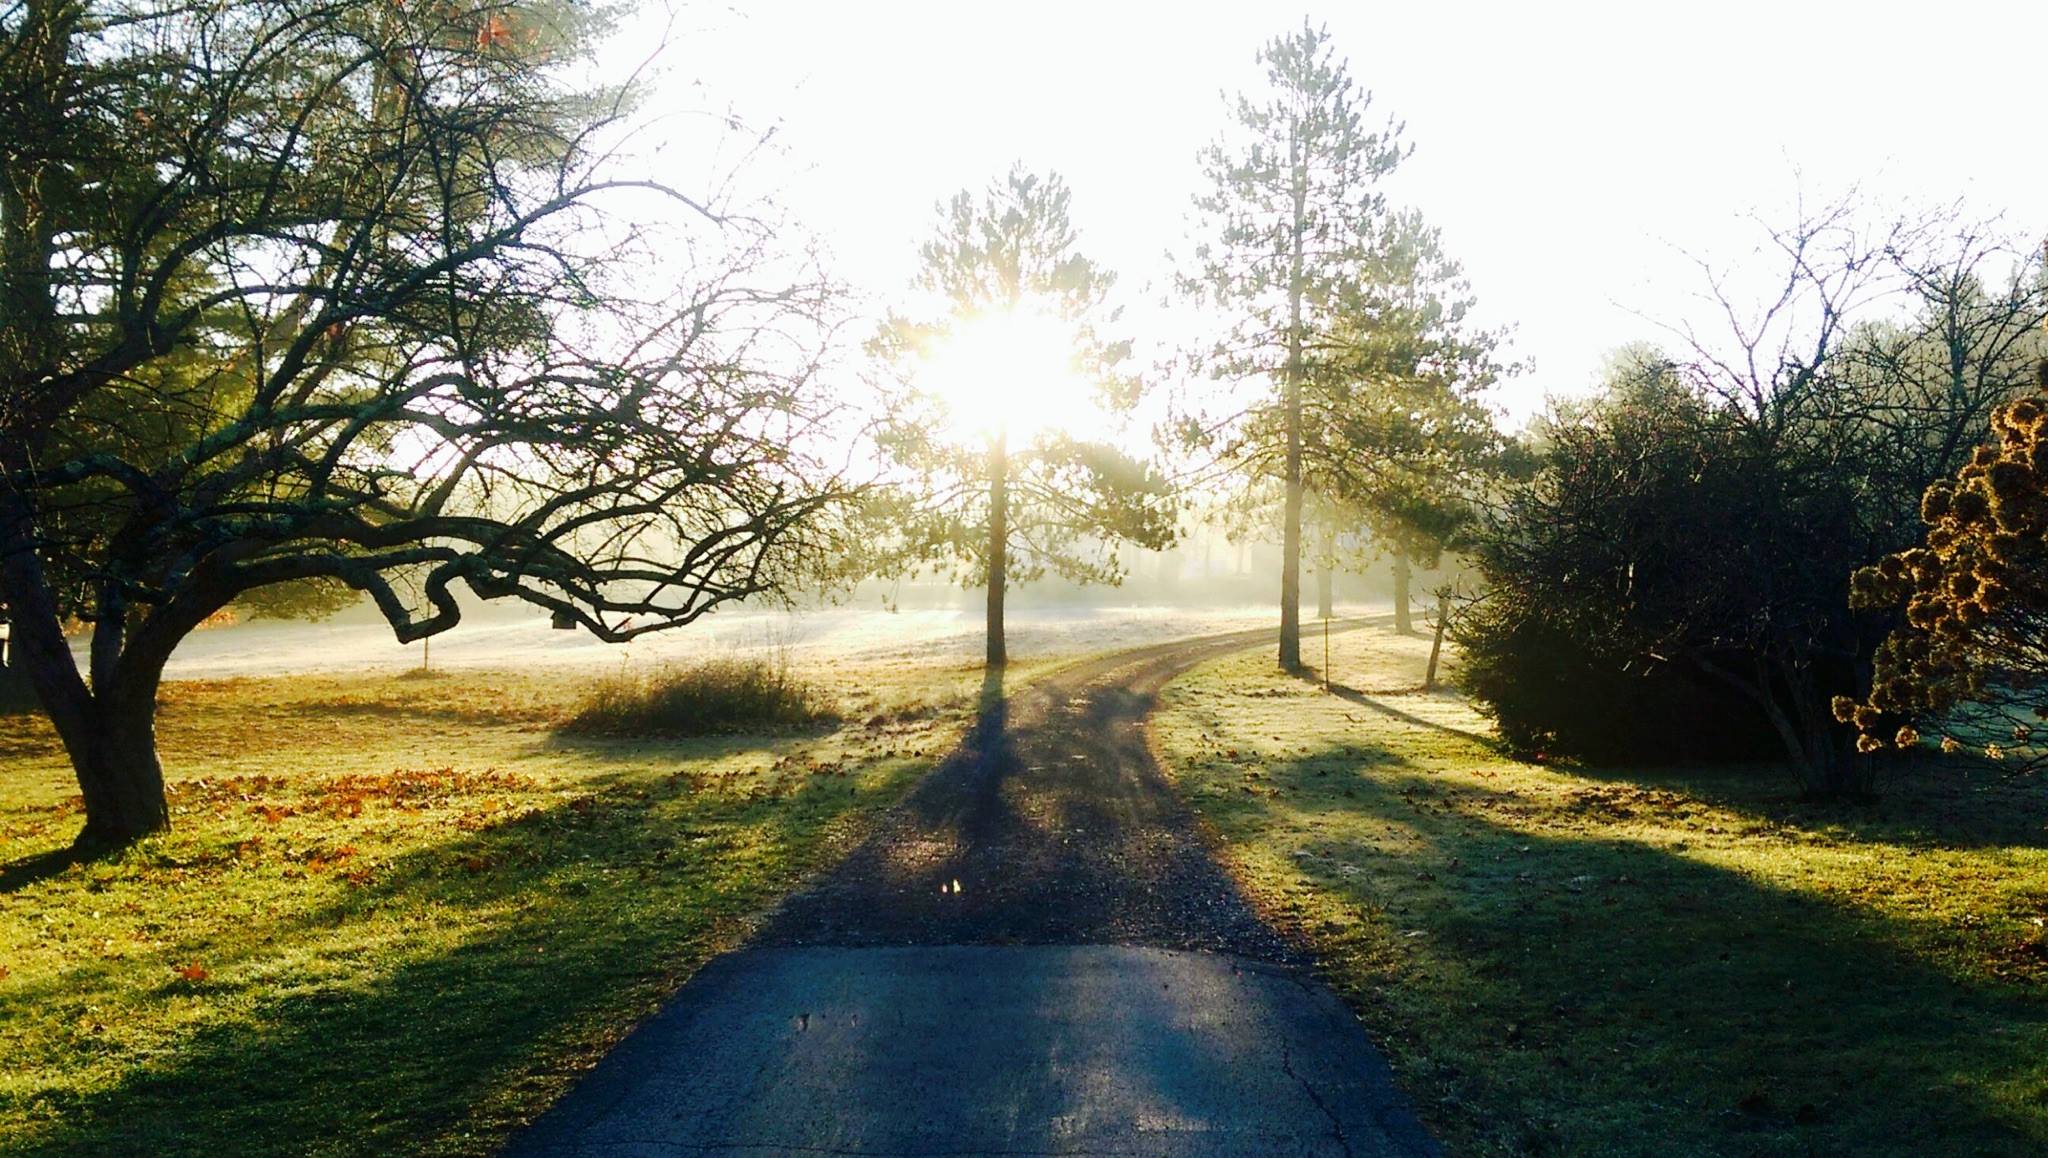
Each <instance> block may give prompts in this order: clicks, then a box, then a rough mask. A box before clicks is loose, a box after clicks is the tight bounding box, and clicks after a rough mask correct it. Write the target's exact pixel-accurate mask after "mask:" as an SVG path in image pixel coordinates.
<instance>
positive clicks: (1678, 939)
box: [1154, 631, 2048, 1154]
mask: <svg viewBox="0 0 2048 1158" xmlns="http://www.w3.org/2000/svg"><path fill="white" fill-rule="evenodd" d="M1427 649H1428V641H1427V640H1416V639H1404V638H1400V637H1396V636H1393V635H1391V634H1389V633H1386V632H1383V631H1364V632H1357V633H1351V634H1346V635H1342V636H1339V637H1337V639H1336V641H1335V644H1334V657H1333V660H1332V664H1331V668H1332V676H1333V679H1334V681H1335V682H1336V683H1337V684H1338V685H1339V689H1338V692H1337V694H1333V695H1326V694H1324V692H1323V691H1322V690H1321V688H1320V686H1318V685H1316V684H1313V683H1311V682H1308V681H1305V680H1299V679H1292V678H1288V677H1284V676H1282V675H1280V674H1279V673H1278V672H1276V671H1274V670H1273V668H1272V664H1271V660H1270V657H1269V656H1267V655H1266V654H1264V653H1263V652H1261V653H1247V654H1244V655H1241V656H1236V657H1232V658H1230V659H1226V660H1221V661H1217V662H1214V663H1211V664H1209V665H1207V666H1206V667H1204V668H1202V669H1199V670H1197V671H1196V672H1195V673H1193V674H1192V675H1190V676H1188V677H1187V678H1185V679H1183V680H1182V681H1181V682H1179V683H1177V684H1174V685H1172V686H1170V687H1169V688H1168V689H1167V691H1166V692H1165V694H1164V696H1163V698H1162V706H1161V711H1160V713H1159V715H1158V716H1157V717H1156V719H1155V733H1154V734H1155V738H1156V739H1155V743H1156V744H1157V746H1158V748H1159V749H1160V751H1161V754H1162V756H1163V757H1164V762H1165V763H1166V764H1167V766H1168V767H1169V769H1170V771H1171V772H1172V774H1173V775H1174V776H1175V777H1176V780H1177V782H1178V784H1179V786H1180V788H1181V790H1182V791H1183V793H1184V794H1185V795H1186V796H1187V797H1188V799H1189V800H1190V801H1191V802H1192V803H1193V804H1194V806H1195V807H1196V809H1197V810H1198V812H1199V813H1200V814H1201V815H1202V817H1203V818H1204V819H1205V820H1206V821H1207V823H1209V824H1210V825H1212V826H1213V827H1214V829H1215V831H1216V832H1217V833H1218V834H1219V835H1220V837H1221V838H1222V841H1223V849H1224V856H1225V859H1226V861H1227V862H1228V864H1229V865H1230V867H1231V868H1232V870H1233V872H1234V873H1235V874H1236V875H1237V876H1238V877H1239V879H1240V880H1241V881H1242V883H1243V884H1244V885H1245V886H1246V887H1247V889H1248V891H1249V892H1250V893H1252V895H1253V897H1254V899H1255V901H1256V902H1257V903H1258V904H1259V905H1260V906H1261V908H1262V909H1263V910H1264V911H1265V912H1266V914H1267V915H1268V916H1269V918H1271V919H1273V920H1275V921H1277V922H1280V923H1283V924H1286V925H1289V926H1292V927H1294V928H1296V929H1299V930H1300V931H1301V932H1302V933H1303V934H1304V935H1305V936H1306V937H1308V938H1309V939H1310V940H1311V942H1312V943H1313V944H1314V945H1315V946H1316V948H1317V950H1318V954H1319V957H1320V959H1321V960H1322V962H1323V963H1324V966H1325V968H1326V971H1327V973H1328V975H1329V978H1330V980H1331V981H1332V983H1333V984H1334V985H1336V986H1337V987H1338V988H1339V989H1340V991H1341V992H1343V993H1345V994H1346V995H1347V997H1348V998H1349V999H1350V1000H1351V1001H1352V1002H1353V1003H1354V1004H1355V1005H1356V1007H1357V1008H1358V1009H1359V1010H1360V1012H1361V1014H1362V1016H1363V1017H1364V1018H1365V1020H1366V1021H1367V1023H1368V1025H1369V1026H1370V1027H1371V1028H1372V1030H1373V1031H1374V1033H1375V1035H1376V1037H1377V1038H1378V1039H1379V1040H1380V1041H1381V1042H1382V1043H1383V1044H1384V1045H1385V1047H1386V1048H1387V1049H1388V1051H1389V1053H1390V1054H1391V1055H1392V1057H1393V1059H1394V1062H1395V1064H1396V1066H1397V1068H1398V1069H1399V1071H1400V1072H1401V1074H1402V1079H1403V1082H1404V1084H1405V1085H1406V1087H1407V1089H1408V1090H1409V1092H1410V1093H1411V1094H1412V1095H1413V1096H1414V1098H1415V1099H1416V1102H1417V1104H1418V1108H1419V1109H1420V1110H1421V1112H1422V1113H1423V1115H1424V1116H1425V1118H1426V1119H1428V1120H1429V1122H1430V1124H1431V1126H1432V1128H1433V1129H1434V1130H1435V1131H1437V1132H1438V1133H1439V1135H1440V1137H1442V1139H1443V1140H1444V1142H1445V1144H1446V1146H1447V1148H1448V1149H1449V1150H1451V1151H1452V1152H1454V1153H1552V1152H1556V1153H1642V1152H1646V1151H1654V1152H1657V1153H1662V1154H1708V1153H1712V1154H1727V1153H1866V1154H1867V1153H1898V1154H1925V1153H1970V1154H1977V1153H1991V1154H2023V1153H2041V1152H2042V1151H2043V1150H2044V1149H2048V988H2044V984H2048V935H2044V932H2043V925H2044V919H2048V794H2044V793H2043V792H2042V790H2041V787H2040V785H2039V784H2038V783H2036V782H2033V781H2028V780H2013V779H2007V778H2002V777H1999V776H1997V775H1996V774H1993V773H1989V772H1986V771H1983V770H1981V769H1978V770H1970V769H1966V768H1964V767H1962V766H1960V765H1954V764H1946V765H1945V764H1942V763H1939V762H1935V763H1930V764H1929V765H1927V766H1925V767H1923V768H1921V769H1919V770H1918V771H1917V772H1916V773H1914V774H1913V775H1910V776H1903V777H1901V778H1900V779H1899V780H1898V782H1896V783H1895V784H1894V785H1893V786H1892V787H1891V788H1890V790H1889V792H1888V793H1887V795H1886V796H1885V798H1884V799H1883V801H1882V802H1881V803H1878V804H1874V805H1865V806H1825V807H1823V806H1816V805H1809V804H1805V803H1802V802H1800V801H1799V800H1798V799H1797V798H1796V797H1795V796H1794V795H1793V792H1794V789H1793V782H1792V780H1791V779H1790V778H1789V776H1787V775H1784V774H1779V773H1776V772H1774V771H1773V770H1771V769H1760V768H1726V769H1713V770H1704V769H1635V770H1626V771H1617V770H1588V769H1579V768H1566V767H1538V766H1533V765H1528V764H1522V763H1518V762H1515V761H1513V760H1509V759H1507V758H1505V757H1503V756H1501V755H1499V754H1498V753H1497V752H1496V751H1495V750H1494V749H1493V748H1492V747H1490V746H1489V745H1488V744H1487V743H1485V742H1484V741H1483V740H1482V739H1480V738H1478V737H1479V736H1480V735H1481V734H1483V732H1484V721H1483V720H1482V719H1480V718H1479V717H1477V716H1476V715H1475V714H1474V713H1472V712H1471V711H1470V710H1469V709H1468V708H1467V707H1466V706H1465V705H1463V704H1462V703H1461V702H1460V701H1459V700H1458V699H1457V698H1456V697H1455V696H1453V695H1449V694H1442V693H1440V694H1436V695H1424V694H1422V693H1420V692H1419V691H1416V690H1414V689H1415V688H1417V686H1418V685H1419V684H1420V677H1421V670H1422V662H1423V659H1424V657H1425V656H1426V654H1427ZM1311 650H1313V651H1314V653H1315V658H1320V650H1319V648H1317V649H1311ZM1347 687H1348V688H1349V689H1357V690H1356V691H1350V690H1345V689H1346V688H1347ZM1360 693H1364V694H1360ZM1468 733H1470V734H1468Z"/></svg>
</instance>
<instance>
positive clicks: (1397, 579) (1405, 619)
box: [1394, 551, 1415, 635]
mask: <svg viewBox="0 0 2048 1158" xmlns="http://www.w3.org/2000/svg"><path fill="white" fill-rule="evenodd" d="M1414 586H1415V574H1414V569H1413V568H1411V567H1410V566H1409V565H1408V556H1407V554H1405V553H1404V552H1401V551H1396V552H1394V630H1395V631H1398V632H1400V633H1401V634H1402V635H1413V634H1415V612H1414V610H1413V608H1412V607H1411V606H1410V605H1411V603H1412V602H1413V600H1414V598H1415V593H1414Z"/></svg>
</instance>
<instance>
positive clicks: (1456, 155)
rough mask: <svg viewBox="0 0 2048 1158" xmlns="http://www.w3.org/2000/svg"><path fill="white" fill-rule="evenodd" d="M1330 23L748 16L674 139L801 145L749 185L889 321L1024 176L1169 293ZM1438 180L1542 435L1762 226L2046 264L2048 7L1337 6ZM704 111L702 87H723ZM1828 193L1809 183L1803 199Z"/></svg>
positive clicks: (1270, 14)
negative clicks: (1944, 225)
mask: <svg viewBox="0 0 2048 1158" xmlns="http://www.w3.org/2000/svg"><path fill="white" fill-rule="evenodd" d="M1301 15H1302V13H1301V11H1300V10H1298V9H1295V8H1291V7H1277V6H1269V5H1262V4H1255V3H1244V2H1242V0H1240V2H1238V3H1228V4H1218V3H1171V4H1167V3H1157V4H1154V3H1115V2H1111V0H1093V2H1087V3H1070V2H1065V0H1044V2H1041V3H1037V4H1030V5H1022V4H990V3H969V2H967V0H952V2H950V3H940V2H922V0H919V2H897V0H887V2H885V0H864V2H854V0H748V2H747V3H745V4H743V5H735V6H733V7H731V8H701V9H690V10H685V11H684V12H683V13H682V14H681V15H680V17H679V19H678V23H677V29H676V33H675V35H676V42H675V43H674V44H673V46H672V47H671V48H670V50H669V52H668V53H667V54H666V57H665V60H664V65H663V67H664V68H665V70H666V75H665V77H664V78H663V80H662V82H661V87H660V88H659V89H658V90H657V94H656V97H655V100H654V102H653V105H652V107H651V108H650V110H649V111H658V110H660V109H663V108H674V109H684V108H693V109H702V108H705V107H706V106H707V105H710V106H712V107H721V106H725V105H729V106H730V107H731V108H732V109H733V110H734V111H735V112H737V113H739V114H740V115H741V116H743V117H745V118H746V119H747V120H749V121H750V122H752V123H755V124H758V125H768V124H778V125H779V129H778V132H777V135H776V138H775V139H776V141H777V142H778V144H779V146H780V147H781V148H782V150H784V153H783V155H782V156H781V157H779V158H776V159H773V160H772V161H771V162H769V163H766V164H761V165H756V166H755V167H754V168H753V170H752V176H750V177H749V180H760V181H761V182H763V183H764V184H766V183H775V184H779V185H780V186H781V192H780V197H781V199H782V200H783V202H784V203H785V204H786V205H787V206H788V207H789V209H790V210H791V211H793V213H794V214H795V216H796V217H797V218H798V219H799V220H801V221H803V222H804V223H806V224H807V225H808V226H809V227H811V228H812V229H814V230H815V231H816V232H817V233H818V234H819V235H820V236H821V237H822V238H823V239H824V241H825V243H826V245H827V246H828V247H829V249H830V250H831V252H832V254H833V257H834V263H833V264H834V268H835V271H836V272H837V273H838V274H839V275H840V276H842V277H844V278H846V279H848V280H849V281H851V282H853V283H854V284H856V285H857V286H860V287H861V288H863V289H867V290H870V291H873V292H876V293H883V294H886V293H889V292H892V291H894V290H896V289H898V288H900V287H902V286H904V285H905V284H906V283H907V282H908V280H909V278H910V276H911V273H912V270H913V268H914V265H915V260H916V252H915V250H916V245H917V243H918V242H919V241H920V240H922V239H923V237H924V236H925V235H926V233H927V232H928V230H929V228H930V224H931V221H932V219H933V218H932V206H933V203H934V202H935V201H937V200H938V199H940V198H942V197H945V196H948V195H950V194H951V193H952V192H954V191H956V190H958V189H960V188H963V187H968V186H972V187H976V188H979V187H980V186H982V185H983V184H985V183H986V182H987V181H988V180H989V179H990V178H991V177H993V176H995V175H997V174H999V173H1000V172H1002V171H1003V170H1004V169H1005V168H1007V166H1008V165H1009V164H1010V162H1011V161H1013V160H1019V159H1021V160H1022V161H1024V162H1025V163H1026V164H1027V165H1028V166H1030V167H1032V168H1035V169H1040V170H1043V169H1054V170H1057V171H1059V172H1060V173H1062V174H1063V175H1064V176H1065V177H1066V178H1067V180H1068V182H1069V184H1070V185H1071V186H1072V188H1073V190H1074V213H1075V217H1076V219H1077V222H1078V224H1079V225H1080V227H1081V229H1082V241H1083V246H1084V249H1086V251H1088V252H1089V253H1090V254H1091V255H1092V256H1095V257H1096V258H1097V259H1098V260H1100V261H1102V262H1104V263H1105V264H1107V265H1109V266H1110V267H1112V268H1115V269H1117V270H1118V271H1119V272H1120V273H1121V275H1122V278H1123V284H1124V287H1125V288H1127V289H1133V290H1135V289H1138V288H1141V287H1143V286H1146V285H1148V284H1160V285H1163V284H1164V281H1165V277H1166V271H1167V269H1168V268H1169V267H1168V265H1167V264H1166V263H1165V261H1164V260H1163V254H1164V253H1165V251H1167V250H1169V249H1171V248H1176V247H1181V241H1182V238H1183V236H1184V222H1185V219H1186V215H1187V207H1188V203H1189V198H1190V196H1191V195H1192V194H1193V192H1194V191H1195V190H1196V188H1197V186H1198V181H1199V174H1198V170H1197V165H1196V161H1195V153H1196V150H1197V149H1198V148H1199V147H1200V146H1202V145H1203V144H1205V143H1206V142H1208V141H1209V140H1210V139H1212V138H1213V137H1214V136H1215V135H1216V134H1217V133H1218V131H1219V130H1220V129H1221V128H1222V127H1223V125H1224V124H1225V117H1226V110H1225V105H1224V101H1223V98H1222V94H1223V93H1224V92H1226V91H1228V92H1233V93H1234V92H1236V91H1238V90H1241V89H1255V88H1257V87H1258V86H1259V85H1260V84H1261V83H1262V81H1263V76H1262V75H1261V73H1260V72H1259V71H1258V70H1257V69H1256V68H1255V67H1254V64H1253V60H1252V55H1253V52H1254V51H1255V50H1256V49H1257V47H1258V46H1259V45H1260V44H1261V43H1263V42H1264V41H1265V40H1267V39H1269V38H1270V37H1272V36H1273V35H1275V34H1277V33H1279V32H1282V31H1285V30H1287V29H1289V28H1291V27H1294V26H1296V25H1298V22H1299V20H1300V18H1301ZM1310 15H1311V16H1312V18H1313V19H1315V20H1316V21H1318V22H1326V23H1327V24H1328V25H1329V27H1330V30H1331V32H1332V34H1333V36H1334V39H1335V42H1336V44H1337V47H1338V49H1339V51H1340V52H1342V53H1344V54H1346V55H1348V56H1349V57H1350V60H1351V66H1352V72H1353V75H1354V77H1355V78H1356V79H1357V80H1358V81H1359V82H1360V84H1361V85H1362V86H1364V87H1366V88H1369V89H1370V90H1372V92H1373V94H1374V98H1375V108H1376V109H1377V110H1379V111H1380V112H1381V114H1382V115H1384V114H1385V113H1392V114H1393V115H1395V116H1397V117H1399V118H1401V119H1403V120H1405V121H1406V123H1407V127H1408V139H1409V140H1410V141H1412V142H1413V143H1414V144H1415V146H1416V151H1415V155H1414V157H1413V158H1412V159H1411V160H1410V161H1409V162H1408V164H1407V165H1406V166H1405V167H1404V168H1403V169H1402V170H1401V172H1400V173H1399V174H1398V175H1397V176H1396V177H1395V179H1394V181H1393V183H1392V186H1391V188H1392V190H1393V192H1394V195H1395V197H1396V198H1397V200H1399V201H1401V202H1403V203H1405V204H1412V205H1414V206H1416V207H1419V208H1420V209H1422V210H1423V212H1424V213H1425V214H1426V215H1427V216H1429V217H1430V218H1431V219H1432V220H1434V221H1435V222H1436V223H1437V224H1439V225H1440V226H1441V227H1442V228H1443V230H1444V233H1445V236H1446V240H1447V242H1448V244H1449V246H1450V248H1451V251H1452V252H1453V253H1454V254H1456V255H1457V256H1458V257H1460V258H1461V260H1463V262H1464V263H1465V266H1466V270H1467V273H1468V275H1469V276H1470V279H1471V281H1472V283H1473V286H1474V288H1475V290H1476V292H1477V293H1478V296H1479V299H1480V302H1481V307H1482V309H1483V310H1484V312H1485V317H1486V318H1487V319H1488V320H1489V321H1491V322H1494V323H1512V324H1513V325H1514V326H1515V327H1516V335H1515V339H1514V352H1515V353H1516V354H1517V355H1518V356H1520V357H1523V358H1526V359H1529V360H1531V361H1533V363H1534V365H1535V370H1534V372H1533V373H1532V374H1529V375H1526V376H1524V377H1523V379H1521V380H1520V381H1519V382H1517V383H1513V384H1511V385H1510V386H1509V387H1507V389H1506V390H1505V391H1504V394H1503V397H1502V398H1501V401H1502V403H1503V404H1504V405H1505V406H1506V407H1507V408H1508V410H1509V411H1510V412H1511V413H1513V414H1516V415H1518V416H1519V415H1524V414H1527V413H1528V412H1530V411H1531V410H1533V409H1535V408H1536V407H1537V406H1538V405H1539V404H1540V402H1541V399H1542V397H1543V395H1544V394H1545V393H1546V392H1548V393H1567V392H1572V391H1575V390H1578V389H1582V388H1583V387H1584V386H1585V385H1586V384H1587V383H1588V382H1589V381H1590V379H1591V378H1592V376H1593V375H1594V373H1595V371H1596V370H1597V368H1598V367H1599V365H1600V364H1601V362H1602V360H1603V357H1604V355H1605V353H1606V351H1607V350H1609V349H1611V348H1612V347H1614V346H1616V345H1618V344H1620V343H1622V342H1625V341H1628V340H1631V339H1635V338H1655V337H1657V336H1658V332H1657V330H1656V328H1655V327H1654V326H1652V325H1650V324H1648V323H1646V322H1645V321H1643V320H1642V319H1641V318H1640V317H1638V316H1636V313H1635V312H1632V311H1639V312H1641V313H1644V314H1648V315H1650V316H1653V317H1656V318H1661V319H1668V320H1671V321H1678V320H1681V319H1682V318H1684V317H1687V316H1698V314H1699V309H1700V307H1699V303H1697V302H1696V301H1695V300H1693V298H1692V297H1691V295H1692V294H1693V293H1694V292H1696V291H1697V290H1698V289H1699V288H1700V284H1701V283H1700V281H1699V279H1698V276H1697V273H1696V272H1695V271H1694V269H1693V267H1692V266H1691V265H1690V264H1689V262H1688V261H1687V259H1686V258H1685V257H1684V256H1683V255H1682V253H1681V251H1691V252H1695V253H1700V254H1703V255H1706V256H1710V257H1713V258H1715V259H1717V260H1719V261H1722V262H1729V263H1739V262H1740V260H1741V258H1742V257H1743V255H1744V254H1745V253H1747V252H1748V249H1749V247H1750V246H1751V244H1752V243H1753V242H1754V240H1755V233H1754V231H1753V229H1751V228H1750V227H1747V226H1745V225H1744V224H1743V223H1742V220H1741V218H1742V215H1743V214H1744V213H1745V212H1746V211H1749V210H1758V211H1761V212H1763V213H1765V214H1766V215H1767V216H1771V217H1772V218H1773V219H1774V220H1784V219H1785V218H1786V216H1787V213H1788V211H1789V210H1788V207H1789V206H1790V204H1791V202H1792V200H1793V198H1794V196H1795V195H1796V194H1797V193H1798V191H1799V189H1800V188H1801V186H1802V184H1803V186H1804V188H1805V190H1806V191H1807V194H1808V197H1809V199H1810V200H1825V199H1827V198H1829V197H1832V196H1834V195H1836V194H1838V193H1840V192H1841V191H1842V190H1844V189H1845V188H1846V187H1848V186H1849V185H1850V184H1852V183H1857V182H1860V183H1861V185H1862V187H1863V190H1864V193H1865V194H1866V195H1867V196H1868V197H1869V198H1870V199H1872V200H1873V201H1875V202H1877V203H1878V204H1879V205H1880V206H1881V205H1883V204H1886V203H1901V202H1904V203H1914V204H1920V203H1927V202H1938V201H1948V200H1953V199H1956V198H1962V199H1964V200H1965V201H1966V203H1967V205H1968V206H1969V208H1970V209H1971V210H1972V211H1973V212H1976V213H1980V214H1986V215H1988V214H1991V213H1996V212H2004V213H2007V214H2008V218H2009V221H2010V223H2011V224H2012V225H2013V226H2015V227H2016V228H2018V229H2021V230H2023V231H2028V232H2035V233H2039V232H2048V154H2044V152H2043V148H2042V143H2041V124H2042V121H2043V112H2044V111H2048V88H2044V86H2043V84H2042V81H2041V77H2042V71H2041V58H2040V54H2041V51H2042V46H2043V44H2048V4H2040V3H2035V2H2031V0H2008V2H2006V3H1981V2H1978V3H1967V2H1954V0H1951V2H1949V3H1945V4H1941V5H1932V4H1926V3H1917V4H1912V5H1905V4H1898V5H1893V4H1885V3H1864V4H1850V3H1828V4H1823V3H1802V2H1800V0H1776V2H1774V3H1730V2H1716V3H1711V4H1708V3H1701V4H1691V5H1684V6H1679V5H1671V4H1654V3H1643V2H1641V0H1635V2H1631V3H1617V4H1597V5H1596V4H1579V5H1567V4H1558V3H1529V2H1527V0H1523V2H1520V3H1498V4H1495V3H1403V4H1363V3H1348V4H1324V5H1319V6H1317V7H1316V8H1315V9H1312V10H1311V12H1310ZM700 86H701V87H700ZM1802 174H1803V176H1802Z"/></svg>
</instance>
